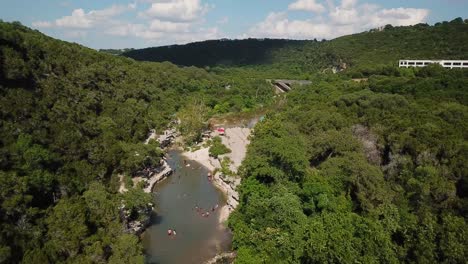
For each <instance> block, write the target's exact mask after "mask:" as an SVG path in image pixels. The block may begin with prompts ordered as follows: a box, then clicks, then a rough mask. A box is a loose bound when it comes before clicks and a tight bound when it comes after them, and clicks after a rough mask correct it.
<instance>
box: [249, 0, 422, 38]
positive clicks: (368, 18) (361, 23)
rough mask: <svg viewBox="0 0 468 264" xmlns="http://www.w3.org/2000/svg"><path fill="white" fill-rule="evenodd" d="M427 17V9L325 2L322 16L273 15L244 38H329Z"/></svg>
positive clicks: (352, 1) (351, 0) (353, 1)
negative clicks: (325, 7)
mask: <svg viewBox="0 0 468 264" xmlns="http://www.w3.org/2000/svg"><path fill="white" fill-rule="evenodd" d="M302 2H304V3H305V2H307V1H301V0H299V1H296V2H294V3H292V4H291V5H293V4H298V3H302ZM314 3H315V2H314ZM291 5H290V6H289V9H290V10H295V9H294V8H296V9H299V5H296V6H294V8H292V7H291ZM302 7H304V6H302ZM310 11H311V10H310ZM428 15H429V10H427V9H416V8H402V7H400V8H392V9H385V8H381V7H379V6H377V5H374V4H369V3H363V4H358V2H357V0H342V1H341V3H340V5H335V3H334V1H332V0H327V12H326V14H324V15H321V16H318V17H314V16H311V17H310V18H308V19H292V20H291V19H289V18H288V13H287V12H272V13H270V14H269V15H268V16H267V17H266V18H265V19H264V20H263V21H261V22H259V23H257V24H256V25H254V26H253V27H252V28H251V29H250V30H249V32H248V34H247V36H249V37H262V38H266V37H269V38H296V39H310V38H326V39H331V38H335V37H339V36H342V35H348V34H353V33H357V32H361V31H365V30H368V29H371V28H376V27H380V26H384V25H387V24H392V25H394V26H406V25H414V24H417V23H422V22H425V20H426V19H427V17H428Z"/></svg>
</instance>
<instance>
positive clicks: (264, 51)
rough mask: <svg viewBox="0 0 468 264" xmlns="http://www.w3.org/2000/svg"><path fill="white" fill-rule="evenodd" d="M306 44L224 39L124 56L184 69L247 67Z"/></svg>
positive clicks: (262, 62)
mask: <svg viewBox="0 0 468 264" xmlns="http://www.w3.org/2000/svg"><path fill="white" fill-rule="evenodd" d="M307 42H308V41H301V40H286V39H244V40H229V39H222V40H207V41H202V42H194V43H189V44H186V45H171V46H163V47H155V48H146V49H137V50H131V51H128V52H124V53H122V54H123V55H124V56H127V57H130V58H133V59H135V60H141V61H157V62H162V61H170V62H172V63H174V64H178V65H184V66H198V67H203V66H216V65H226V66H245V65H252V64H269V63H273V62H274V61H273V60H272V54H271V51H274V50H278V49H282V48H286V47H302V46H303V45H304V44H305V43H307Z"/></svg>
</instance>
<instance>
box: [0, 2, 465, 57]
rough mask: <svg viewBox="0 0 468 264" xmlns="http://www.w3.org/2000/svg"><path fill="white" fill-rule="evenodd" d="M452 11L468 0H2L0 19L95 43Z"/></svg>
mask: <svg viewBox="0 0 468 264" xmlns="http://www.w3.org/2000/svg"><path fill="white" fill-rule="evenodd" d="M455 17H464V18H468V0H391V1H390V0H99V1H96V0H74V1H73V0H14V1H10V0H1V1H0V19H2V20H4V21H20V22H22V23H23V24H24V25H26V26H29V27H32V28H35V29H38V30H40V31H42V32H44V33H46V34H48V35H51V36H53V37H56V38H59V39H63V40H67V41H72V42H77V43H80V44H83V45H85V46H88V47H91V48H96V49H98V48H126V47H132V48H142V47H148V46H160V45H167V44H181V43H187V42H192V41H199V40H206V39H218V38H247V37H259V38H263V37H269V38H293V39H311V38H312V39H313V38H317V39H322V38H325V39H332V38H335V37H338V36H342V35H347V34H351V33H357V32H361V31H364V30H368V29H371V28H376V27H379V26H383V25H386V24H392V25H411V24H417V23H421V22H425V23H430V24H433V23H435V22H438V21H444V20H452V19H453V18H455Z"/></svg>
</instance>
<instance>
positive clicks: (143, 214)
mask: <svg viewBox="0 0 468 264" xmlns="http://www.w3.org/2000/svg"><path fill="white" fill-rule="evenodd" d="M153 209H154V207H153V204H151V203H149V204H147V206H146V207H144V208H141V209H139V210H138V212H137V213H136V216H137V217H135V215H132V212H131V211H130V210H129V209H127V208H126V207H125V204H122V206H121V207H120V219H121V221H122V223H123V225H124V229H125V232H127V233H130V234H135V235H140V234H142V233H143V232H144V231H145V229H146V228H147V227H148V226H150V224H151V222H150V219H151V213H152V212H153Z"/></svg>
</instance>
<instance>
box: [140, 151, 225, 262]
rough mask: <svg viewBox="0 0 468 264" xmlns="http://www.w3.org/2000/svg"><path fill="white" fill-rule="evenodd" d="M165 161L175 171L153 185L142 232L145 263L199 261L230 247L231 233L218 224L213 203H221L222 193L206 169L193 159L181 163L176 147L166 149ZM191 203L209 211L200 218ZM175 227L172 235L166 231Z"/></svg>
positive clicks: (223, 200) (222, 200)
mask: <svg viewBox="0 0 468 264" xmlns="http://www.w3.org/2000/svg"><path fill="white" fill-rule="evenodd" d="M168 155H169V158H168V160H167V162H168V163H169V165H170V166H171V168H173V169H174V168H175V169H176V171H175V172H174V174H172V175H171V176H170V177H169V178H168V179H166V180H165V181H163V182H162V183H159V184H157V185H156V187H155V188H154V190H153V192H154V203H155V211H156V213H155V215H154V216H153V217H152V225H151V226H150V227H149V228H148V229H147V230H146V232H145V233H144V234H143V245H144V247H145V253H146V256H147V258H146V262H147V263H158V264H166V263H167V264H173V263H174V264H178V263H203V262H205V261H206V260H208V259H210V258H212V257H214V256H215V255H216V254H217V253H220V252H223V251H228V250H229V249H230V246H231V245H230V243H231V235H230V233H229V232H228V230H226V228H224V227H222V226H221V225H220V224H219V221H218V219H219V218H218V217H219V210H215V211H214V212H213V211H212V210H211V209H212V208H213V207H214V206H215V205H216V204H218V205H219V208H221V207H222V206H223V205H225V203H226V202H225V198H224V196H223V194H222V193H221V192H220V191H219V190H218V189H216V188H215V187H214V186H213V184H212V183H211V182H210V181H209V180H208V178H207V174H208V170H207V169H206V168H205V167H203V166H201V165H200V164H198V163H196V162H194V161H188V160H187V161H186V163H187V164H188V165H189V166H187V165H186V164H185V162H184V157H183V156H182V155H181V152H180V151H178V150H170V151H169V152H168ZM195 206H198V207H201V208H203V211H202V212H205V211H209V212H210V216H209V217H203V216H202V215H201V213H202V212H197V210H196V209H195ZM168 229H175V230H176V232H177V235H176V236H168V235H167V230H168Z"/></svg>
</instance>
